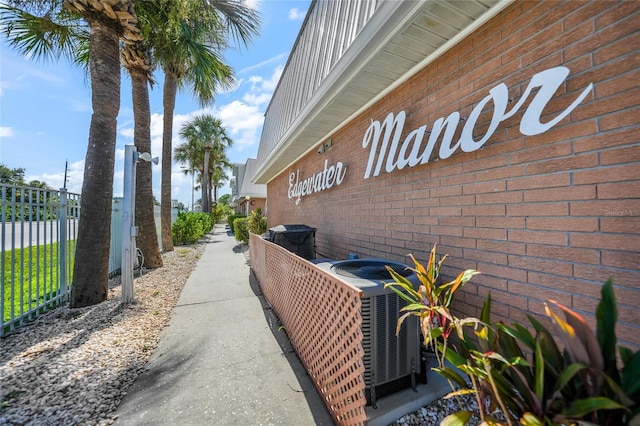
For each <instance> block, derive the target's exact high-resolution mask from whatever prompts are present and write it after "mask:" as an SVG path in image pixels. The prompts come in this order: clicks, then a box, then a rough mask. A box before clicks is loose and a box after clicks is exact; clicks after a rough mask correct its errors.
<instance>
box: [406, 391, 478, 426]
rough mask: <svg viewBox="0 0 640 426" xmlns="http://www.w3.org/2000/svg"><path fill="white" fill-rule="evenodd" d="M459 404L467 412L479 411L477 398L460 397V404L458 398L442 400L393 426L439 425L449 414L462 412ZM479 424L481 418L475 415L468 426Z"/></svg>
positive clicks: (408, 415)
mask: <svg viewBox="0 0 640 426" xmlns="http://www.w3.org/2000/svg"><path fill="white" fill-rule="evenodd" d="M459 404H461V405H462V406H463V407H464V409H465V410H470V411H473V412H477V410H478V404H476V400H475V398H473V397H472V396H469V395H465V396H462V397H460V398H459V402H458V401H456V398H449V399H444V398H440V399H436V400H435V401H433V402H432V403H431V404H428V405H426V406H424V407H422V408H420V409H419V410H417V411H415V412H413V413H410V414H406V415H404V416H402V417H401V418H400V419H398V421H396V422H395V423H393V425H396V426H406V425H419V426H427V425H429V426H432V425H439V424H440V422H441V421H442V419H444V418H445V417H447V416H448V415H449V414H452V413H455V412H456V411H460V405H459ZM478 424H480V418H479V417H478V416H477V415H475V414H474V415H473V416H471V419H469V421H468V422H467V426H476V425H478Z"/></svg>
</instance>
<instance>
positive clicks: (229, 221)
mask: <svg viewBox="0 0 640 426" xmlns="http://www.w3.org/2000/svg"><path fill="white" fill-rule="evenodd" d="M243 217H246V216H245V215H243V214H230V215H229V216H227V225H229V228H231V230H232V231H233V230H234V229H235V228H234V226H233V222H234V221H235V220H236V219H238V218H243Z"/></svg>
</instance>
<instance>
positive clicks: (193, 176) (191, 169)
mask: <svg viewBox="0 0 640 426" xmlns="http://www.w3.org/2000/svg"><path fill="white" fill-rule="evenodd" d="M180 168H181V169H182V170H190V171H191V211H192V212H193V211H195V210H194V209H193V206H195V204H194V199H193V190H194V188H195V186H196V180H195V177H196V169H195V168H194V167H193V166H192V167H191V168H189V167H180Z"/></svg>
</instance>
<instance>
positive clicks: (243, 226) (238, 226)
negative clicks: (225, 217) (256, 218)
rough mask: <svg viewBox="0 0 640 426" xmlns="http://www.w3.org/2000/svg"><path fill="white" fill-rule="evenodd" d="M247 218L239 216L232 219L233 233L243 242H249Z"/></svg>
mask: <svg viewBox="0 0 640 426" xmlns="http://www.w3.org/2000/svg"><path fill="white" fill-rule="evenodd" d="M247 222H248V219H247V218H246V217H240V218H237V219H236V220H234V221H233V235H234V236H235V237H236V240H237V241H242V242H245V243H248V242H249V228H248V224H247Z"/></svg>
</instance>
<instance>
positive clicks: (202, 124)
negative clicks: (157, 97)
mask: <svg viewBox="0 0 640 426" xmlns="http://www.w3.org/2000/svg"><path fill="white" fill-rule="evenodd" d="M180 136H181V137H182V138H183V139H185V140H186V143H185V144H183V145H181V146H179V147H178V148H177V149H176V160H178V161H179V162H182V163H184V162H186V163H188V164H190V165H191V166H192V167H193V168H196V165H197V164H198V162H201V163H200V164H201V166H199V165H198V166H197V169H198V170H199V171H200V176H201V187H202V208H201V210H202V211H203V212H210V211H211V195H210V193H209V187H210V185H211V181H212V176H213V174H214V171H215V170H216V168H217V167H218V166H222V165H225V164H228V161H227V159H226V154H225V150H226V149H227V148H228V147H231V146H232V145H233V141H232V140H231V138H229V137H228V136H227V133H226V130H225V128H224V126H223V125H222V120H220V119H219V118H216V117H214V116H212V115H210V114H203V115H199V116H196V117H194V118H193V119H192V120H191V121H189V122H187V123H185V124H184V125H183V126H182V129H181V130H180ZM210 170H211V171H210Z"/></svg>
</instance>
